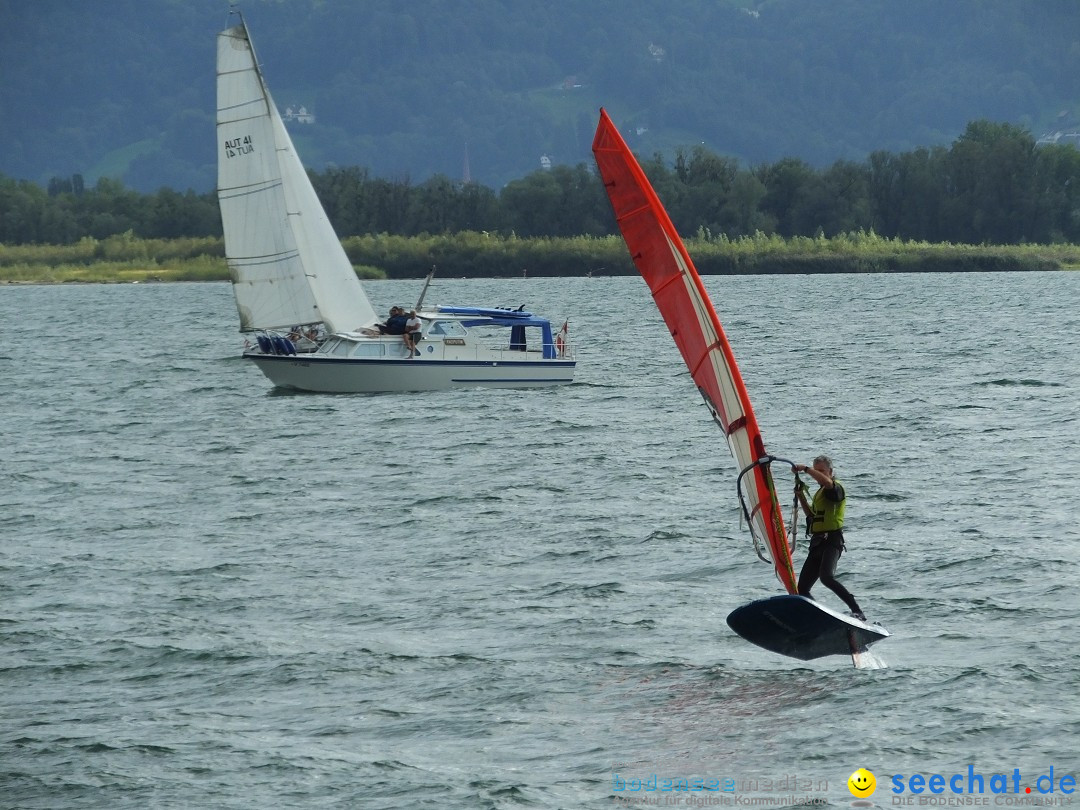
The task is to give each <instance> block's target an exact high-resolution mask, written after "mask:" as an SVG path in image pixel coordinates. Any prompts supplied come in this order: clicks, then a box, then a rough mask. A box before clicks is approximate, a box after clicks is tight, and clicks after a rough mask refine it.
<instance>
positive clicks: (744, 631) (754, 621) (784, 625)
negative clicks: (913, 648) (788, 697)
mask: <svg viewBox="0 0 1080 810" xmlns="http://www.w3.org/2000/svg"><path fill="white" fill-rule="evenodd" d="M727 623H728V626H730V627H731V629H732V630H734V631H735V632H736V633H738V634H739V635H740V636H742V637H743V638H745V639H746V640H747V641H749V642H750V643H751V644H756V645H758V646H759V647H764V648H765V649H766V650H769V651H771V652H775V653H780V655H788V656H791V657H792V658H799V659H801V660H803V661H810V660H811V659H814V658H822V657H823V656H826V655H852V656H854V655H856V654H858V653H860V652H862V651H863V650H865V649H866V648H867V647H869V646H870V645H871V644H873V643H874V642H875V641H881V640H882V639H883V638H888V637H889V631H888V630H886V629H885V628H884V627H882V626H881V625H880V624H870V623H868V622H863V621H859V620H858V619H855V618H852V617H851V616H845V615H844V614H843V613H839V612H837V611H835V610H831V609H830V608H827V607H825V606H824V605H822V604H820V603H818V602H815V601H814V600H813V599H808V598H807V597H805V596H798V595H794V594H784V595H782V596H773V597H771V598H769V599H758V600H757V601H756V602H751V603H750V604H748V605H743V606H742V607H741V608H737V609H735V610H733V611H732V612H731V613H730V614H729V615H728V617H727Z"/></svg>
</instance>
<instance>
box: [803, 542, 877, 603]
mask: <svg viewBox="0 0 1080 810" xmlns="http://www.w3.org/2000/svg"><path fill="white" fill-rule="evenodd" d="M840 551H841V549H840V546H839V545H834V544H832V543H829V544H828V546H827V547H826V548H825V549H824V553H823V554H822V556H821V568H820V569H819V576H820V577H821V584H822V585H824V586H825V587H826V588H828V589H829V590H831V591H832V592H833V593H835V594H836V595H837V596H839V597H840V598H841V599H843V600H844V604H845V605H847V606H848V608H849V609H850V610H851V612H852V613H857V614H859V615H860V616H861V615H862V610H860V609H859V603H858V602H856V601H855V597H854V596H852V595H851V592H850V591H848V589H847V588H845V587H844V586H843V585H841V584H840V583H839V582H837V580H836V577H835V576H834V574H835V573H836V562H837V560H839V559H840ZM800 590H801V588H800Z"/></svg>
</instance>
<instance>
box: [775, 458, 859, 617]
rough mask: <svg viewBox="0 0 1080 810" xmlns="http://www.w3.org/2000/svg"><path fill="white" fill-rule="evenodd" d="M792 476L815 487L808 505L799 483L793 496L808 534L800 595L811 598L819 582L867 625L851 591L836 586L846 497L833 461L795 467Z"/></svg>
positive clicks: (801, 573)
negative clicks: (803, 477)
mask: <svg viewBox="0 0 1080 810" xmlns="http://www.w3.org/2000/svg"><path fill="white" fill-rule="evenodd" d="M791 469H792V471H793V472H796V473H801V472H804V473H806V474H807V475H809V476H810V477H811V478H813V479H814V480H815V481H816V482H817V483H818V490H817V492H815V493H814V498H813V501H812V502H811V501H807V499H806V490H805V488H804V487H805V485H804V484H803V483H802V482H801V481H799V482H798V483H796V485H795V492H796V494H797V495H798V498H799V502H800V503H801V504H802V508H803V511H804V512H805V513H806V518H807V526H808V531H809V532H810V550H809V551H808V552H807V554H806V561H805V562H803V567H802V571H800V572H799V594H800V595H802V596H806V597H810V589H811V588H813V587H814V583H815V582H817V581H818V580H819V579H820V580H821V584H822V585H824V586H825V587H826V588H828V589H830V590H831V591H832V592H833V593H835V594H836V595H837V596H839V597H840V598H841V599H843V600H844V603H845V604H846V605H847V606H848V608H849V609H850V610H851V615H852V616H853V617H855V618H856V619H859V620H861V621H866V616H864V615H863V612H862V610H861V609H860V608H859V603H858V602H856V601H855V597H854V596H852V595H851V593H850V591H848V589H847V588H845V587H844V586H843V585H841V584H840V583H839V582H837V580H836V577H835V574H836V563H837V561H838V560H839V559H840V555H841V554H843V553H844V506H845V504H846V503H847V493H845V492H844V487H843V485H842V484H841V483H840V482H839V481H837V480H836V478H834V477H833V467H832V460H831V459H830V458H829V457H828V456H818V457H817V458H815V459H814V465H813V466H812V467H808V466H807V465H805V464H794V465H792V467H791Z"/></svg>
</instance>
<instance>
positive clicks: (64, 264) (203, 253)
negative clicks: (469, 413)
mask: <svg viewBox="0 0 1080 810" xmlns="http://www.w3.org/2000/svg"><path fill="white" fill-rule="evenodd" d="M342 246H343V247H344V248H345V252H346V254H347V255H348V257H349V260H350V261H351V262H352V264H353V267H354V268H355V269H356V272H357V275H358V276H359V277H360V278H361V280H367V279H395V280H398V279H400V280H405V279H409V280H419V279H423V278H424V277H425V276H426V275H427V273H428V271H429V270H430V269H431V268H432V267H435V268H436V275H437V277H439V278H486V279H514V278H560V277H565V278H583V277H589V276H591V277H594V278H600V277H605V276H636V275H637V269H636V268H635V267H634V264H633V262H632V261H631V258H630V255H629V252H628V251H627V249H626V244H625V243H624V242H623V240H622V239H621V238H620V237H615V236H606V237H588V236H581V237H565V238H554V237H546V238H539V237H537V238H529V239H524V238H519V237H516V236H513V235H510V236H502V235H499V234H489V233H477V232H471V231H467V232H461V233H454V234H441V235H435V236H431V235H421V236H394V235H389V234H366V235H363V236H350V237H347V238H345V239H343V240H342ZM686 247H687V250H688V251H689V252H690V255H691V256H692V257H693V260H694V264H695V266H696V267H697V270H698V273H700V274H701V275H702V276H713V275H822V274H840V273H846V274H865V273H880V274H891V273H960V272H1025V271H1033V270H1038V271H1050V270H1075V269H1080V246H1078V245H1068V244H1055V245H955V244H949V243H943V244H929V243H926V242H906V241H903V240H899V239H886V238H883V237H880V236H877V235H876V234H874V233H873V232H870V233H865V232H862V231H859V232H857V233H851V234H841V235H838V236H834V237H831V238H825V237H817V238H808V237H793V238H790V239H785V238H783V237H780V236H776V235H766V234H762V233H760V232H759V233H757V234H754V235H753V236H745V237H738V238H735V239H729V238H727V237H726V236H720V237H708V238H706V237H702V236H700V235H699V236H697V237H690V238H688V239H687V240H686ZM224 254H225V248H224V244H223V242H222V240H221V238H220V237H201V238H198V239H172V240H168V239H140V238H138V237H135V236H133V235H131V234H130V233H126V234H119V235H116V236H110V237H107V238H105V239H101V240H98V239H94V238H92V237H85V238H83V239H80V240H79V241H78V242H76V243H74V244H69V245H2V244H0V284H73V283H100V284H124V283H134V282H138V283H145V284H154V283H173V282H177V281H228V280H229V278H230V276H229V271H228V268H227V267H226V263H225V256H224Z"/></svg>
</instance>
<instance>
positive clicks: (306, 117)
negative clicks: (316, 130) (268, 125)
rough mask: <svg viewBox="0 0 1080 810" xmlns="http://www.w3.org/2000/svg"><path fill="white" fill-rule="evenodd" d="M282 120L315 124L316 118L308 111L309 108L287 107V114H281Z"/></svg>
mask: <svg viewBox="0 0 1080 810" xmlns="http://www.w3.org/2000/svg"><path fill="white" fill-rule="evenodd" d="M281 118H282V120H284V121H296V122H297V123H298V124H314V123H315V116H314V115H312V114H311V113H309V112H308V111H307V107H303V106H301V107H297V108H296V109H293V108H292V107H286V108H285V112H283V113H282V114H281Z"/></svg>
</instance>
